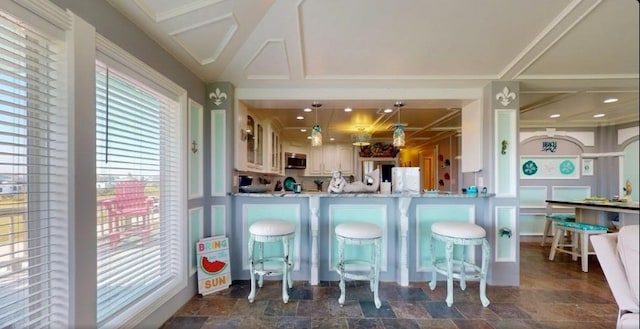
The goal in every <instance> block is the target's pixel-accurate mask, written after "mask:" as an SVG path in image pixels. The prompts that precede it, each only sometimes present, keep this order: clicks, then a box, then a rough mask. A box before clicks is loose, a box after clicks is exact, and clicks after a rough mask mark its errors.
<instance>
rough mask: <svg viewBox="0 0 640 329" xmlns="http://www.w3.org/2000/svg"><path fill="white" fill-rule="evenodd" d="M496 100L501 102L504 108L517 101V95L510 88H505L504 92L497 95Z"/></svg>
mask: <svg viewBox="0 0 640 329" xmlns="http://www.w3.org/2000/svg"><path fill="white" fill-rule="evenodd" d="M496 99H497V100H498V101H500V104H502V106H507V105H509V104H511V102H513V101H514V100H516V93H514V92H513V91H511V90H509V87H506V86H505V87H504V89H502V92H500V93H497V94H496Z"/></svg>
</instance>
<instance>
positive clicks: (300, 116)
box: [296, 115, 304, 120]
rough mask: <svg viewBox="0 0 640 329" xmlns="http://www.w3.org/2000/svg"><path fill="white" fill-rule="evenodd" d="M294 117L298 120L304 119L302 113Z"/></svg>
mask: <svg viewBox="0 0 640 329" xmlns="http://www.w3.org/2000/svg"><path fill="white" fill-rule="evenodd" d="M296 119H298V120H304V117H303V116H302V115H298V116H297V117H296Z"/></svg>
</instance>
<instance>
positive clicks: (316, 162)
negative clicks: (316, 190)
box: [305, 147, 324, 176]
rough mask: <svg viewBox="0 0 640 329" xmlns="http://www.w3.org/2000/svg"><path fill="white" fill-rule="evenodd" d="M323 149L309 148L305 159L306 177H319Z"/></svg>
mask: <svg viewBox="0 0 640 329" xmlns="http://www.w3.org/2000/svg"><path fill="white" fill-rule="evenodd" d="M323 148H324V147H309V155H308V157H307V169H306V171H305V174H306V175H307V176H321V175H322V168H323V165H324V163H323V154H324V152H323Z"/></svg>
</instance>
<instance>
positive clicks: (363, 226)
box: [335, 222, 382, 308]
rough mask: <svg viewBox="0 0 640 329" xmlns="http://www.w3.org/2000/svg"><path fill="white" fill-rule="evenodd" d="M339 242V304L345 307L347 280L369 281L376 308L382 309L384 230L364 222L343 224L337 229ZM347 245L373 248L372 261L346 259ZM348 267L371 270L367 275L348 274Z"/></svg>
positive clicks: (337, 268) (337, 270)
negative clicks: (379, 283)
mask: <svg viewBox="0 0 640 329" xmlns="http://www.w3.org/2000/svg"><path fill="white" fill-rule="evenodd" d="M335 233H336V238H337V240H338V265H337V267H336V272H338V274H339V275H340V298H338V304H340V306H343V305H344V301H345V295H346V293H345V283H344V280H345V279H351V280H368V281H369V288H370V289H371V291H372V292H373V299H374V303H375V305H376V308H380V305H381V303H380V298H379V297H378V282H379V280H380V261H381V253H382V251H381V250H382V229H381V228H380V227H378V226H377V225H375V224H369V223H362V222H349V223H342V224H339V225H338V226H336V228H335ZM345 245H359V246H363V245H371V246H372V247H373V250H372V254H371V260H370V261H369V260H362V259H345V258H344V248H345ZM347 265H365V266H367V267H368V268H369V269H368V271H365V272H366V273H364V274H363V273H356V271H353V270H350V272H347Z"/></svg>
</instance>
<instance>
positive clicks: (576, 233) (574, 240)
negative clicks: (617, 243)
mask: <svg viewBox="0 0 640 329" xmlns="http://www.w3.org/2000/svg"><path fill="white" fill-rule="evenodd" d="M607 230H608V229H607V227H606V226H601V225H592V224H586V223H573V222H559V223H557V224H556V236H555V237H554V238H553V244H552V245H551V252H550V253H549V260H554V259H555V257H556V252H563V253H566V254H570V255H571V259H572V260H574V261H575V260H578V257H582V272H589V255H595V254H596V253H595V252H594V251H589V237H590V236H591V235H594V234H605V233H607ZM568 232H570V233H571V243H570V244H568V243H561V242H560V238H561V237H563V236H564V235H565V234H566V233H568ZM578 240H580V246H578ZM567 247H568V248H569V249H565V248H567Z"/></svg>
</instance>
